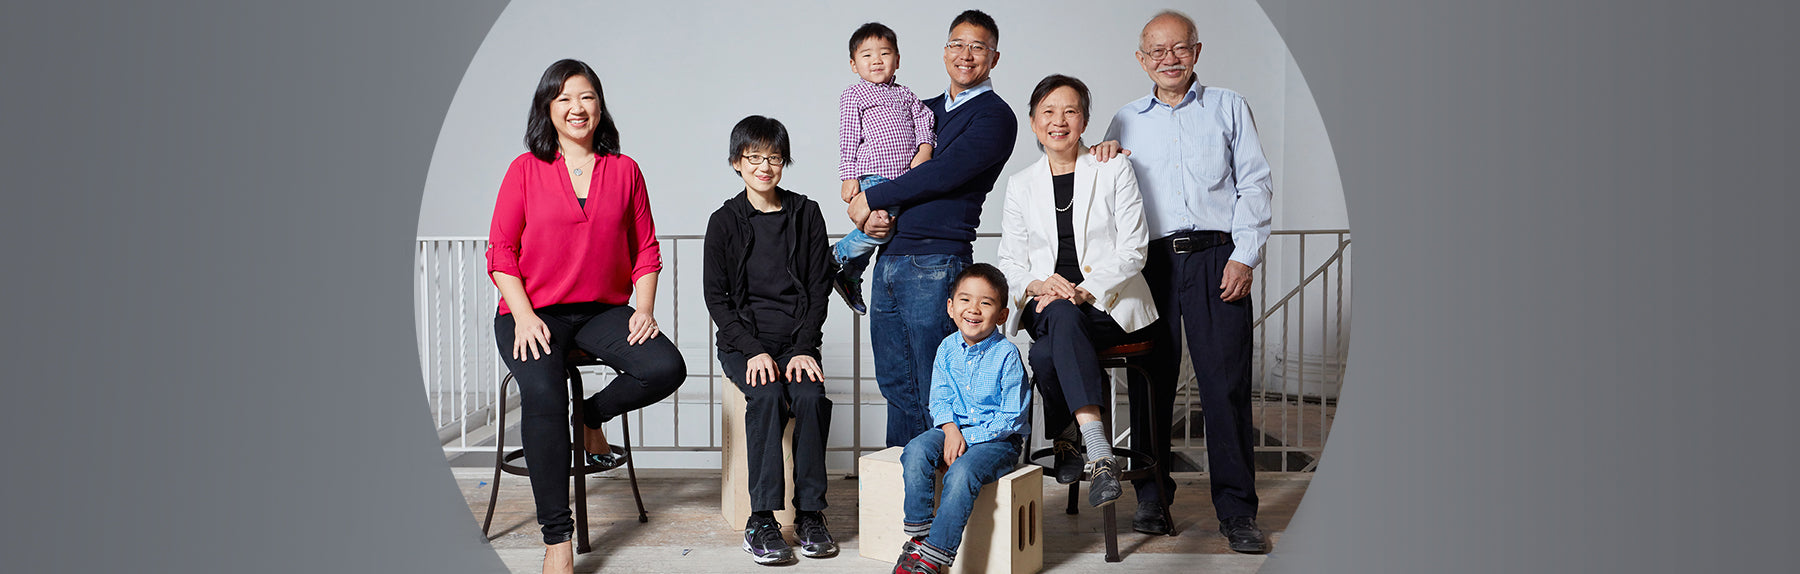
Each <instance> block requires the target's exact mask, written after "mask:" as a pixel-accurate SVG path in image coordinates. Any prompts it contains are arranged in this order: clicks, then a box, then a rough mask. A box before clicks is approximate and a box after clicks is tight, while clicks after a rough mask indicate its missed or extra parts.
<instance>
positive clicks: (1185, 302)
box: [1131, 239, 1257, 519]
mask: <svg viewBox="0 0 1800 574" xmlns="http://www.w3.org/2000/svg"><path fill="white" fill-rule="evenodd" d="M1168 243H1169V242H1168V240H1166V239H1158V240H1155V241H1151V242H1150V253H1149V258H1148V260H1147V261H1146V262H1145V266H1144V279H1145V280H1146V281H1148V282H1149V283H1150V292H1151V295H1152V296H1153V297H1155V299H1156V312H1157V315H1158V316H1159V317H1161V319H1160V320H1159V321H1158V323H1159V324H1160V325H1157V326H1153V328H1156V329H1157V339H1156V351H1155V353H1153V354H1152V355H1151V356H1150V357H1148V358H1149V359H1150V360H1148V361H1146V363H1147V366H1148V367H1149V369H1150V372H1151V379H1152V384H1151V385H1148V386H1144V385H1132V388H1131V408H1132V411H1131V413H1132V415H1131V418H1132V420H1133V421H1154V422H1153V423H1152V424H1150V425H1146V426H1147V427H1148V428H1149V429H1150V430H1152V431H1154V432H1148V433H1146V432H1141V430H1134V431H1133V432H1132V433H1131V445H1132V448H1133V449H1135V450H1145V449H1148V452H1150V453H1151V454H1152V455H1153V456H1155V457H1156V461H1157V464H1158V468H1159V469H1160V471H1159V472H1158V473H1157V474H1158V475H1159V476H1156V477H1153V478H1145V479H1140V480H1136V481H1133V482H1132V485H1133V486H1134V487H1136V489H1137V495H1138V500H1139V502H1140V504H1141V503H1143V502H1144V501H1151V502H1160V503H1162V504H1164V505H1167V504H1168V503H1169V501H1171V500H1174V496H1175V481H1173V480H1170V478H1169V470H1168V469H1169V465H1168V461H1169V443H1170V439H1171V437H1170V435H1169V431H1170V427H1171V426H1172V421H1171V420H1170V419H1171V414H1172V410H1173V409H1174V407H1175V385H1176V381H1177V379H1178V378H1179V376H1180V369H1181V348H1180V345H1179V344H1178V342H1179V341H1180V340H1181V336H1182V335H1183V334H1186V335H1187V344H1188V353H1189V355H1190V356H1191V357H1192V358H1193V363H1194V377H1195V379H1196V382H1197V384H1198V386H1199V391H1200V404H1201V406H1202V408H1203V409H1204V417H1203V421H1202V422H1203V423H1204V425H1205V429H1206V460H1207V465H1208V466H1209V467H1210V468H1209V472H1208V477H1209V478H1210V479H1211V483H1212V484H1211V486H1212V501H1213V508H1214V509H1215V510H1216V511H1217V512H1218V517H1219V518H1220V519H1225V518H1233V517H1239V516H1249V517H1255V516H1256V507H1257V499H1256V469H1255V467H1254V466H1253V465H1254V463H1255V459H1254V458H1253V452H1252V449H1253V447H1254V440H1255V436H1256V435H1255V430H1254V429H1253V428H1251V426H1250V355H1251V346H1250V345H1251V336H1250V333H1251V325H1252V322H1253V321H1254V317H1253V315H1252V314H1253V313H1254V312H1255V311H1254V309H1255V307H1254V306H1252V305H1251V302H1250V297H1248V296H1246V297H1244V298H1242V299H1238V300H1236V301H1232V302H1229V303H1227V302H1225V301H1222V300H1220V299H1219V281H1220V280H1221V279H1222V278H1223V277H1224V274H1225V263H1226V262H1227V261H1229V260H1230V257H1231V249H1232V244H1230V243H1226V244H1224V245H1219V246H1214V247H1212V248H1210V249H1207V250H1205V251H1201V252H1198V253H1174V252H1171V251H1170V250H1169V245H1168Z"/></svg>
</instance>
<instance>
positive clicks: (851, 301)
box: [831, 265, 869, 315]
mask: <svg viewBox="0 0 1800 574" xmlns="http://www.w3.org/2000/svg"><path fill="white" fill-rule="evenodd" d="M832 267H833V269H832V274H831V289H832V290H833V291H837V294H838V296H839V297H843V298H844V304H846V305H849V306H850V310H851V311H855V312H856V314H858V315H867V314H869V305H868V304H867V303H864V302H863V293H862V277H858V276H854V275H851V274H849V273H845V272H843V270H841V269H836V267H837V266H836V265H833V266H832Z"/></svg>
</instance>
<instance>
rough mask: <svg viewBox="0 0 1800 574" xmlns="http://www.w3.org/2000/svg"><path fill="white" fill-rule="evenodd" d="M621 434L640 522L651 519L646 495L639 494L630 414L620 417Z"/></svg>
mask: <svg viewBox="0 0 1800 574" xmlns="http://www.w3.org/2000/svg"><path fill="white" fill-rule="evenodd" d="M619 428H620V429H621V430H620V433H619V434H620V436H621V437H623V438H624V439H625V444H624V446H625V473H626V474H628V475H630V476H631V497H632V498H634V499H637V505H638V523H640V524H641V523H645V522H649V521H650V513H649V512H645V511H644V496H643V495H642V494H638V484H637V457H635V456H632V455H631V419H630V417H629V416H626V415H621V416H620V417H619Z"/></svg>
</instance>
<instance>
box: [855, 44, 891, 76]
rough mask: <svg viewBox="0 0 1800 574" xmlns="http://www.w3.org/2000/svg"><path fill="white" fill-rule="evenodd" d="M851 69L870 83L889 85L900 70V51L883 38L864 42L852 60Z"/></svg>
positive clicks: (857, 48) (858, 47)
mask: <svg viewBox="0 0 1800 574" xmlns="http://www.w3.org/2000/svg"><path fill="white" fill-rule="evenodd" d="M850 69H851V70H853V71H855V72H856V75H857V76H861V77H862V79H864V80H868V81H869V83H872V84H885V83H888V82H889V81H891V80H893V79H894V72H897V71H899V70H900V49H899V48H896V47H894V44H893V43H891V42H888V41H887V40H885V39H882V38H869V39H867V40H863V42H862V44H861V45H858V46H857V47H856V55H854V56H852V57H851V58H850Z"/></svg>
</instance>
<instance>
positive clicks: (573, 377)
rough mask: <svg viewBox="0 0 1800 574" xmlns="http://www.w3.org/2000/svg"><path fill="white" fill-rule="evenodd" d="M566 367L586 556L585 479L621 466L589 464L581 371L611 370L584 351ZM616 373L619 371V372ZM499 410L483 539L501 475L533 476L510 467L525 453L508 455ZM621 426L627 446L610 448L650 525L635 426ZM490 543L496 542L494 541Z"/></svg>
mask: <svg viewBox="0 0 1800 574" xmlns="http://www.w3.org/2000/svg"><path fill="white" fill-rule="evenodd" d="M563 364H564V366H566V367H567V369H568V373H569V405H570V407H571V408H570V410H571V411H572V414H571V415H570V417H569V418H570V421H569V433H570V443H569V444H570V447H571V448H570V451H571V452H570V455H571V458H572V461H571V462H570V464H569V475H570V478H571V479H572V480H573V481H574V483H575V551H576V552H577V553H586V552H588V551H590V550H593V547H592V546H590V545H589V544H588V535H587V533H588V520H587V481H586V480H584V479H585V478H586V477H587V475H590V474H594V473H598V472H604V471H608V470H612V469H615V468H618V467H619V465H617V464H615V465H613V466H600V465H596V464H587V456H585V454H586V451H587V449H586V447H585V446H583V444H582V443H583V441H582V432H583V431H584V430H585V429H586V428H587V427H586V425H585V424H584V423H582V421H581V411H582V405H581V402H582V400H583V399H585V398H586V397H587V394H586V393H584V392H583V391H582V388H581V367H592V366H601V367H610V365H607V364H606V363H605V362H603V361H601V360H600V359H599V358H598V357H595V356H594V355H592V354H590V353H588V352H587V351H583V350H581V349H569V351H568V354H567V355H565V358H564V361H563ZM614 370H615V371H616V370H617V369H614ZM512 380H513V376H512V373H507V374H506V378H504V379H501V380H500V392H499V396H498V398H496V399H495V400H496V401H505V400H506V383H508V382H511V381H512ZM496 410H499V411H500V423H499V426H498V428H499V431H498V432H497V434H496V435H495V437H494V485H493V488H492V489H490V491H489V492H488V510H487V519H486V520H483V521H482V523H481V535H482V536H483V537H487V534H488V527H489V526H491V525H493V523H494V503H495V502H497V501H499V499H500V473H501V471H505V472H507V473H509V474H513V475H517V476H530V473H529V472H527V471H526V469H525V467H523V466H520V465H516V464H510V463H511V462H512V461H515V460H518V459H521V458H524V457H525V449H523V448H516V449H513V450H512V451H511V452H507V450H506V408H505V405H504V404H501V405H499V407H498V408H497V409H496ZM619 426H620V427H621V428H622V429H624V431H623V433H622V436H623V437H624V439H625V444H624V445H617V444H614V445H610V446H612V450H613V452H614V453H618V454H619V463H620V464H623V465H625V471H626V473H627V474H629V475H630V476H631V497H632V498H635V499H637V507H638V522H649V521H650V514H649V513H648V512H645V511H644V497H643V495H641V494H639V493H638V483H637V465H636V464H635V463H633V461H632V456H631V449H630V448H628V447H627V446H626V445H630V444H631V424H630V422H628V421H621V422H620V424H619ZM488 539H489V540H493V538H491V537H490V538H488Z"/></svg>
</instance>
